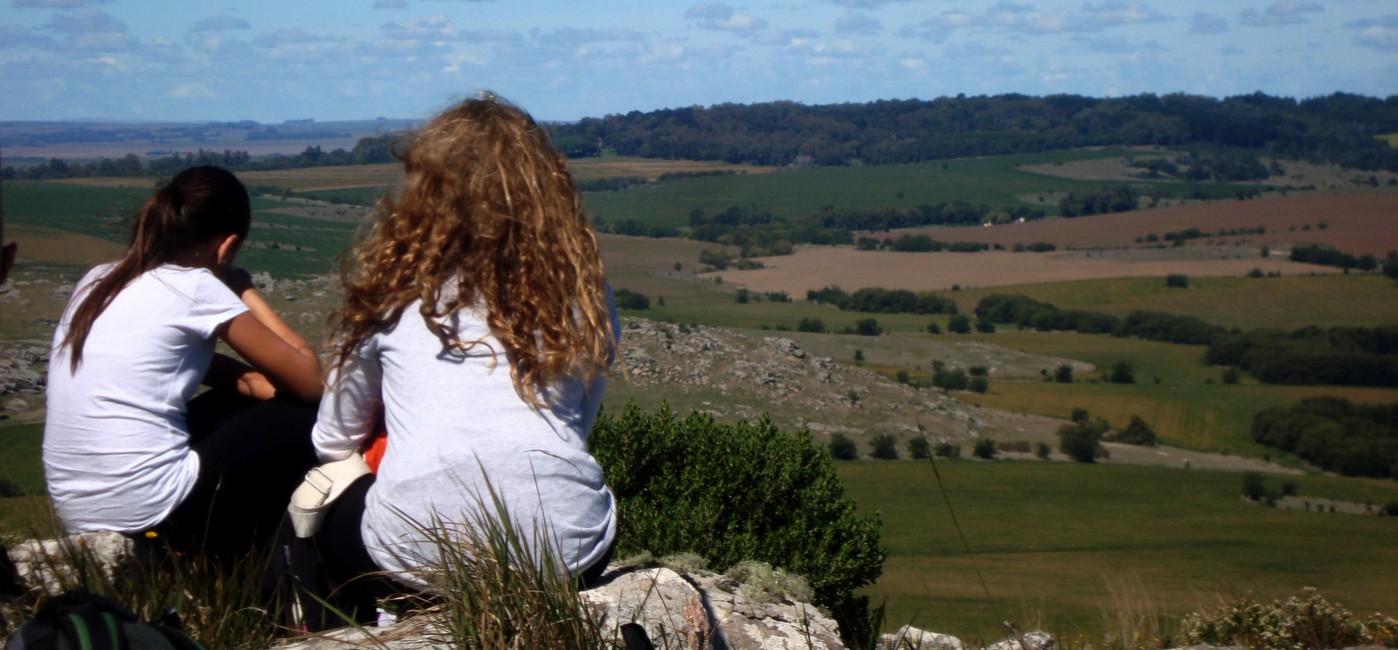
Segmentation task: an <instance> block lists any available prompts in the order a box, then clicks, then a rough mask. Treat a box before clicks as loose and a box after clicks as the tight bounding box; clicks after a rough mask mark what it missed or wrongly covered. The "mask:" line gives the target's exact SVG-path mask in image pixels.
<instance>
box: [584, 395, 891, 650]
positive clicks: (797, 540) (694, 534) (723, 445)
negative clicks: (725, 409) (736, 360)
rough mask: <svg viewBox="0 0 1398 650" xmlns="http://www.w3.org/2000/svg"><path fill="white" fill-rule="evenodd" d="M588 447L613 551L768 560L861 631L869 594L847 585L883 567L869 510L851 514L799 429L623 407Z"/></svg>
mask: <svg viewBox="0 0 1398 650" xmlns="http://www.w3.org/2000/svg"><path fill="white" fill-rule="evenodd" d="M851 444H853V443H851ZM589 446H590V447H591V450H592V453H593V454H594V455H595V456H596V457H597V460H598V462H600V463H601V464H602V467H603V470H604V471H605V473H606V478H607V483H608V485H609V486H610V487H611V490H612V493H613V494H615V495H616V498H617V510H618V521H619V525H620V528H619V529H618V531H617V556H618V557H625V556H626V555H629V554H635V553H639V552H641V551H649V552H650V553H652V554H654V555H656V556H664V555H670V554H674V553H679V552H683V551H692V552H695V553H698V554H700V555H702V556H703V557H704V558H705V559H707V560H708V561H709V563H710V566H715V567H731V566H733V565H735V564H737V563H739V562H741V561H743V560H757V561H761V562H767V563H769V564H772V565H773V566H777V567H780V568H782V569H784V570H786V571H788V572H790V573H795V574H798V575H801V576H804V577H805V578H806V579H807V580H809V581H810V583H811V587H812V588H813V589H814V590H815V594H816V595H815V600H814V602H815V604H817V605H821V606H823V607H827V608H829V609H830V611H831V612H832V613H833V614H834V617H835V619H836V621H838V622H839V624H840V631H841V634H843V635H846V637H847V638H848V639H852V638H858V637H859V636H860V635H864V634H867V633H868V625H869V616H868V599H867V598H866V597H861V596H856V595H855V594H854V591H855V590H856V589H858V588H860V587H863V586H865V585H868V584H871V583H872V582H873V581H874V580H875V579H876V578H878V577H879V574H880V573H882V571H883V561H884V557H885V554H884V552H883V551H882V550H881V549H880V548H879V526H880V521H879V517H878V515H872V516H868V517H861V516H858V515H856V514H855V504H854V502H853V501H852V500H850V499H849V498H847V497H845V494H844V485H843V483H841V481H840V478H839V476H838V475H836V473H835V467H834V464H833V463H832V462H831V460H830V457H829V456H827V454H826V452H825V451H824V450H822V449H820V448H819V447H817V446H815V445H814V444H812V441H811V435H810V433H809V432H808V431H806V430H804V429H803V430H801V431H798V432H796V433H795V434H789V433H786V432H783V431H781V430H779V429H778V428H777V426H776V425H775V424H773V423H772V421H771V420H768V419H766V418H763V419H761V420H759V421H758V422H756V423H745V422H740V423H737V424H732V425H728V424H719V423H716V422H714V420H713V418H712V417H710V416H708V415H705V414H701V413H698V412H695V413H691V414H690V415H689V416H688V417H686V418H684V419H679V418H677V417H676V416H675V415H674V413H672V412H671V411H670V410H669V408H668V407H666V406H662V407H661V408H660V410H659V411H658V412H656V413H653V414H652V413H646V412H642V411H641V410H640V409H638V408H637V407H636V406H635V405H634V404H629V405H627V407H626V409H625V410H624V411H623V412H622V413H621V414H619V415H612V414H610V413H603V414H602V416H601V417H600V418H598V421H597V425H596V426H595V427H594V428H593V430H592V434H591V436H590V438H589Z"/></svg>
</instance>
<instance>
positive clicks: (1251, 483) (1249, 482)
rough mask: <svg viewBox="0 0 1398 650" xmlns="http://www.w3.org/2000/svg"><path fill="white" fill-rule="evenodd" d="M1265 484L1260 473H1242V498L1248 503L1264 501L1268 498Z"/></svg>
mask: <svg viewBox="0 0 1398 650" xmlns="http://www.w3.org/2000/svg"><path fill="white" fill-rule="evenodd" d="M1270 494H1271V493H1270V492H1268V490H1267V483H1266V481H1264V480H1263V479H1262V473H1261V472H1243V498H1244V499H1247V500H1248V501H1266V500H1268V498H1269V496H1270Z"/></svg>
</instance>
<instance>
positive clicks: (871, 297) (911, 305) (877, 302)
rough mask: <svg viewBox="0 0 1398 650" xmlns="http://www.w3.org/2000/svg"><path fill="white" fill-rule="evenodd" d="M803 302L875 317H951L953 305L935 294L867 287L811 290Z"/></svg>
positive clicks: (951, 301) (954, 307)
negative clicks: (877, 315)
mask: <svg viewBox="0 0 1398 650" xmlns="http://www.w3.org/2000/svg"><path fill="white" fill-rule="evenodd" d="M806 300H809V301H811V302H819V303H824V304H827V305H834V306H835V307H837V308H839V309H840V310H841V311H861V312H869V313H875V314H955V313H956V302H955V301H953V300H951V299H950V298H945V297H943V296H939V295H937V294H935V293H928V292H923V293H913V292H912V291H908V290H907V289H880V288H876V287H869V288H864V289H859V290H857V291H855V292H854V293H848V292H846V291H845V290H843V289H841V288H839V287H826V288H824V289H812V290H810V291H807V292H806Z"/></svg>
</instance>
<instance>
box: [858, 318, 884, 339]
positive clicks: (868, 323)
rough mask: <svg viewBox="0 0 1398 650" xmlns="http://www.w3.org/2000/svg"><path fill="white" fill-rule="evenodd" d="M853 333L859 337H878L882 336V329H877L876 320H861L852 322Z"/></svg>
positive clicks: (877, 322) (877, 323)
mask: <svg viewBox="0 0 1398 650" xmlns="http://www.w3.org/2000/svg"><path fill="white" fill-rule="evenodd" d="M854 333H855V334H858V335H860V336H878V335H880V334H883V328H882V327H879V321H878V319H876V318H861V319H859V320H857V321H854Z"/></svg>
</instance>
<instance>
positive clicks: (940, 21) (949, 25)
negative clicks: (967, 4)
mask: <svg viewBox="0 0 1398 650" xmlns="http://www.w3.org/2000/svg"><path fill="white" fill-rule="evenodd" d="M975 24H976V18H975V16H972V15H971V14H968V13H966V12H964V11H954V12H946V13H943V14H942V15H940V16H934V17H932V18H928V19H927V20H924V21H922V22H921V23H918V24H916V25H906V26H904V27H903V29H901V30H899V31H898V35H899V36H903V37H906V38H920V39H922V40H925V41H931V42H933V43H944V42H946V40H947V37H948V36H951V34H952V32H954V31H956V30H958V29H963V28H966V27H970V26H972V25H975Z"/></svg>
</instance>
